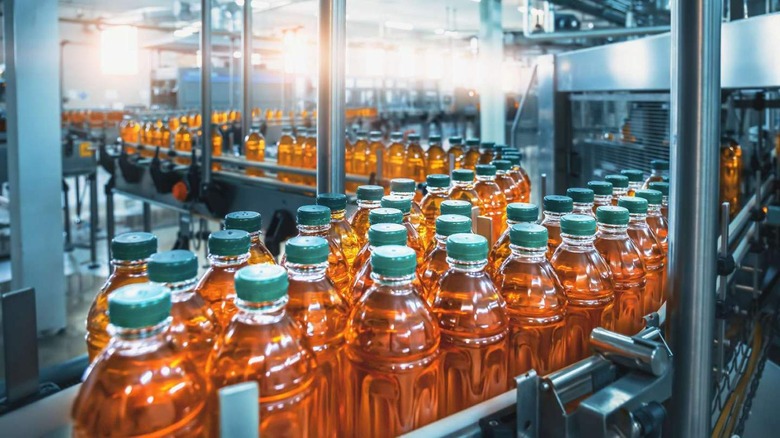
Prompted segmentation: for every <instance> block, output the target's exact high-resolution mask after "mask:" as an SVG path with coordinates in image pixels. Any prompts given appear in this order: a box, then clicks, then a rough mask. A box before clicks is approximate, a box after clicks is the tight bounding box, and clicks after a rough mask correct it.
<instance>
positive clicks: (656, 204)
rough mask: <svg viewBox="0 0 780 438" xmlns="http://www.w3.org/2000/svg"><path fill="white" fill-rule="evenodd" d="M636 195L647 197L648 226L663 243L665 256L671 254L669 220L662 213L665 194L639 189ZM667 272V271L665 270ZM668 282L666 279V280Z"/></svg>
mask: <svg viewBox="0 0 780 438" xmlns="http://www.w3.org/2000/svg"><path fill="white" fill-rule="evenodd" d="M634 196H636V197H639V198H645V199H647V226H648V227H650V231H652V232H653V234H655V237H656V239H658V243H660V244H661V249H662V250H663V253H664V257H668V254H669V222H668V221H667V220H666V217H665V216H664V215H663V214H662V213H661V205H662V204H663V194H662V193H661V192H660V191H659V190H653V189H642V190H637V191H636V193H635V194H634ZM664 274H665V272H664ZM664 284H666V281H664Z"/></svg>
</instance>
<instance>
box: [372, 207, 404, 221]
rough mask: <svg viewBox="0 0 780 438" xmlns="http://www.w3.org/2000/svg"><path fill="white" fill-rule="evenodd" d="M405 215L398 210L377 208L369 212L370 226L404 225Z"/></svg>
mask: <svg viewBox="0 0 780 438" xmlns="http://www.w3.org/2000/svg"><path fill="white" fill-rule="evenodd" d="M403 222H404V214H403V213H402V212H401V210H399V209H397V208H384V207H382V208H375V209H373V210H371V211H369V212H368V224H369V225H374V224H402V223H403Z"/></svg>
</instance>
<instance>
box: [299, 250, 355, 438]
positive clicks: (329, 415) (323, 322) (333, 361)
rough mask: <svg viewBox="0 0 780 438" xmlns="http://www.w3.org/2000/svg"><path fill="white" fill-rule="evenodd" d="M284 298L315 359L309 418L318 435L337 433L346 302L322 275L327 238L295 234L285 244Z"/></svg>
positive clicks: (324, 269)
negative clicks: (312, 405)
mask: <svg viewBox="0 0 780 438" xmlns="http://www.w3.org/2000/svg"><path fill="white" fill-rule="evenodd" d="M285 251H286V254H287V261H286V264H285V268H287V277H288V279H289V283H290V286H289V289H288V295H289V301H288V302H287V313H289V314H290V316H291V317H292V318H293V319H294V320H295V321H296V322H297V323H298V324H299V325H300V326H301V328H302V329H303V334H304V337H305V338H306V341H307V342H308V346H309V347H310V348H311V349H312V350H313V351H314V356H315V358H316V359H317V371H318V374H319V379H317V381H316V386H317V400H316V404H315V408H314V410H313V415H312V417H313V418H316V419H318V423H319V427H318V428H317V429H316V430H317V431H319V432H318V435H319V436H332V437H337V436H341V433H340V430H341V429H340V426H341V422H340V419H341V415H340V413H339V410H340V407H341V405H342V402H343V394H342V390H343V385H342V384H341V378H342V376H341V363H340V362H341V354H342V350H343V348H344V331H345V330H346V328H347V317H348V316H349V307H350V306H349V303H348V302H347V301H346V300H345V298H344V297H343V296H342V295H341V294H340V293H339V292H338V290H337V289H336V286H335V285H334V284H333V282H332V281H331V280H330V278H328V276H327V275H326V271H327V270H328V253H329V249H328V242H327V241H326V240H325V239H323V238H321V237H294V238H292V239H290V240H289V241H288V242H287V245H285Z"/></svg>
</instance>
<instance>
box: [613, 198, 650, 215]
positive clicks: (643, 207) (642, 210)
mask: <svg viewBox="0 0 780 438" xmlns="http://www.w3.org/2000/svg"><path fill="white" fill-rule="evenodd" d="M618 207H625V208H627V209H628V212H629V213H631V214H647V199H645V198H637V197H636V196H621V197H620V198H619V199H618Z"/></svg>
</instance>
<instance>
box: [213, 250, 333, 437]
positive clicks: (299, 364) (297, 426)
mask: <svg viewBox="0 0 780 438" xmlns="http://www.w3.org/2000/svg"><path fill="white" fill-rule="evenodd" d="M287 287H288V280H287V271H285V269H284V268H282V267H281V266H276V265H255V266H248V267H245V268H243V269H241V270H239V271H238V272H237V273H236V278H235V289H236V306H237V307H238V313H236V315H234V316H233V318H232V319H231V321H230V324H229V325H228V326H227V328H226V329H225V331H224V333H223V335H222V336H221V337H220V338H219V339H218V340H217V344H216V346H215V347H214V352H213V354H212V355H211V358H210V360H209V367H208V370H209V374H210V377H211V385H212V390H213V391H214V392H215V393H216V391H217V390H218V389H219V388H222V387H225V386H230V385H235V384H237V383H242V382H251V381H255V382H257V385H258V387H259V388H258V389H259V394H260V397H259V400H258V408H259V410H260V413H259V414H260V424H259V425H258V429H259V431H258V432H259V436H290V437H293V436H294V437H306V436H314V435H317V433H318V432H320V433H324V429H322V428H321V423H320V422H321V421H323V420H324V419H323V418H322V417H317V418H315V417H314V416H313V413H314V412H315V401H316V400H315V397H316V395H317V394H316V391H315V384H316V382H315V381H316V373H317V363H316V360H315V358H314V353H313V352H312V351H311V350H310V349H309V347H308V345H307V342H306V340H305V333H304V332H303V330H302V329H301V327H300V326H299V325H298V323H297V322H296V321H295V320H294V319H293V317H292V316H291V315H290V314H289V313H287V309H286V305H287V303H288V296H287ZM214 405H216V403H214ZM213 413H214V415H213V417H212V423H213V425H214V426H216V425H218V424H219V418H218V415H219V410H218V409H213ZM212 435H216V434H212Z"/></svg>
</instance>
